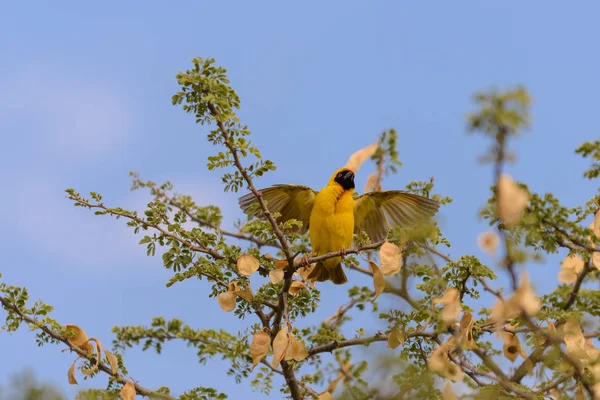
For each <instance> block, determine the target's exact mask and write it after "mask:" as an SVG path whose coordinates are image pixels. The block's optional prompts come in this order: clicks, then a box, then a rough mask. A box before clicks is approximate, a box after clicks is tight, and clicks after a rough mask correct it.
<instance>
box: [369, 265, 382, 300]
mask: <svg viewBox="0 0 600 400" xmlns="http://www.w3.org/2000/svg"><path fill="white" fill-rule="evenodd" d="M369 266H370V267H371V274H373V286H374V287H375V299H376V298H378V297H379V295H380V294H381V293H383V291H384V290H385V278H384V277H383V273H382V272H381V270H380V269H379V267H378V266H377V264H375V263H374V262H373V261H369Z"/></svg>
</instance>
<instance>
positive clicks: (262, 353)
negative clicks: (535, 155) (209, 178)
mask: <svg viewBox="0 0 600 400" xmlns="http://www.w3.org/2000/svg"><path fill="white" fill-rule="evenodd" d="M176 78H177V81H178V83H179V85H180V91H178V92H177V93H176V94H175V95H174V96H173V98H172V101H173V104H174V105H178V106H181V107H182V108H183V110H184V111H185V112H186V113H189V114H191V115H193V116H194V118H195V121H196V123H199V124H202V125H208V126H210V128H211V129H210V130H209V132H208V134H207V140H208V142H209V143H211V144H213V145H215V146H216V147H217V148H218V150H215V153H214V154H213V155H211V156H209V157H208V160H207V168H208V170H210V171H221V172H222V181H223V184H224V190H225V191H226V192H227V191H233V192H238V191H240V190H243V189H245V188H247V189H248V190H250V191H251V192H252V193H253V194H254V195H255V196H256V198H257V200H258V207H259V208H260V211H261V212H260V213H259V215H260V216H261V218H257V219H251V220H249V221H244V222H240V223H239V224H238V225H236V229H235V230H227V229H225V228H223V227H222V226H221V221H222V213H221V210H220V209H219V207H218V206H217V205H209V206H201V205H198V204H197V203H195V202H194V200H193V199H192V198H191V197H190V196H186V195H183V194H178V193H174V187H173V185H172V184H171V183H170V182H165V183H163V184H157V183H155V182H153V181H146V180H143V179H142V178H141V177H140V176H139V175H138V174H136V173H132V174H131V176H132V180H133V184H132V189H133V190H147V191H148V192H149V194H150V195H151V196H152V201H151V202H149V203H148V205H147V208H146V210H145V211H144V212H143V213H140V214H138V213H137V212H135V211H129V210H125V209H123V208H120V207H111V206H108V205H106V204H105V203H104V201H103V198H102V196H101V195H100V194H99V193H96V192H92V193H90V194H89V196H82V195H81V194H79V193H78V192H77V191H76V190H74V189H67V191H66V192H67V195H68V198H69V199H70V200H71V201H72V202H73V204H74V205H75V206H76V207H82V208H84V209H88V210H93V211H94V212H95V214H97V215H103V216H112V217H115V218H116V219H121V220H125V221H126V223H127V225H128V226H129V227H130V228H131V229H132V230H133V233H134V234H138V235H141V239H140V245H142V246H144V248H145V250H146V254H147V255H148V256H156V255H157V250H159V252H158V253H159V254H160V257H161V261H162V264H163V266H164V267H165V268H166V269H167V270H169V271H170V273H171V277H170V279H169V280H168V281H167V282H166V285H167V286H168V287H175V288H176V285H175V284H176V283H178V282H182V281H185V280H188V279H201V280H207V281H208V282H210V288H209V290H208V292H207V293H206V295H207V297H208V298H209V299H212V300H211V301H214V302H215V304H216V303H217V302H218V304H219V305H220V306H221V307H222V308H223V310H224V311H232V312H233V315H235V317H237V318H239V319H241V320H243V321H244V322H245V324H246V328H245V329H244V330H242V331H239V332H227V331H224V330H214V329H195V328H193V327H191V326H189V325H187V324H185V323H184V322H183V321H182V320H180V319H171V320H169V321H167V320H165V319H164V318H162V317H155V318H153V319H152V321H150V324H149V325H148V326H141V325H138V326H123V327H114V328H113V333H114V334H115V339H114V342H113V344H114V350H115V351H113V352H108V353H107V354H106V356H105V357H103V356H102V354H105V353H102V352H101V351H100V350H98V351H96V352H94V351H93V349H94V347H93V346H92V344H91V343H92V342H95V343H96V345H97V346H98V343H99V341H98V340H97V339H94V338H92V339H88V338H87V336H85V337H84V338H82V336H77V332H75V333H73V332H72V330H73V329H68V328H67V326H66V325H62V324H61V323H59V322H57V321H55V320H54V319H52V318H50V316H49V314H50V313H51V311H52V307H51V306H49V305H46V304H45V303H43V302H41V301H38V302H36V303H33V304H30V302H29V294H28V292H27V289H26V288H24V287H18V286H9V285H7V284H5V283H3V282H2V283H0V301H1V302H2V306H3V308H4V310H5V311H6V319H5V323H4V326H3V329H4V330H6V331H8V332H12V331H15V330H17V329H19V328H20V327H21V325H22V324H23V322H26V323H27V324H28V325H29V327H30V328H32V329H34V330H35V331H36V334H37V340H38V344H39V345H40V346H41V345H45V344H59V343H60V344H66V345H67V346H68V347H69V348H70V349H71V350H72V351H75V352H76V353H77V355H78V356H79V358H80V359H81V360H82V361H81V363H80V369H81V370H82V372H83V374H84V379H88V378H93V377H94V376H95V374H97V373H106V374H109V375H110V377H111V378H110V381H109V386H108V388H107V389H106V390H103V391H101V390H88V391H86V392H82V393H81V394H80V395H79V398H81V399H85V398H113V397H110V396H116V395H117V393H120V395H121V396H122V397H123V398H126V397H127V396H130V395H129V394H128V393H131V391H132V390H133V391H135V392H137V393H138V394H142V395H146V396H150V397H153V398H167V399H173V398H175V397H173V395H172V394H171V393H170V389H169V388H166V387H162V388H158V389H156V390H150V389H146V388H145V387H143V386H141V385H140V384H137V383H136V384H135V385H134V384H133V382H132V381H131V380H129V379H128V378H127V374H128V371H127V370H126V368H125V365H124V360H123V357H122V356H121V354H120V353H118V352H117V351H123V352H124V351H126V349H128V348H131V347H134V346H141V348H142V350H144V351H145V350H154V351H155V352H156V353H157V354H161V353H162V352H163V351H168V349H167V347H168V343H169V342H172V341H179V342H185V343H186V344H188V345H189V347H190V348H193V349H194V351H196V354H197V357H198V361H199V362H200V363H202V364H207V363H209V362H211V360H212V359H213V358H215V357H217V358H220V359H222V360H225V361H227V362H228V363H229V366H230V367H229V370H228V373H229V375H231V376H232V377H233V379H234V380H235V381H236V382H241V381H242V380H249V381H250V384H251V385H252V386H253V387H254V388H255V389H256V390H259V391H261V392H262V393H265V394H269V393H272V392H274V390H275V387H276V385H279V390H280V391H281V392H282V393H284V394H285V395H286V396H288V397H291V398H294V399H302V398H321V399H326V398H332V394H339V398H355V399H392V398H423V399H430V398H431V399H434V398H439V397H440V396H443V397H444V398H454V397H452V396H454V395H453V394H452V393H451V392H452V391H453V390H455V391H460V392H461V393H462V395H461V398H462V397H466V396H470V397H472V398H484V397H489V396H496V397H498V398H509V397H510V398H512V397H513V396H518V397H522V398H530V399H537V398H547V397H549V396H553V397H555V398H556V397H560V398H564V397H565V396H570V397H573V396H576V395H582V396H584V395H585V396H589V397H594V396H597V395H598V393H600V383H598V382H600V350H598V349H596V348H595V345H594V342H593V341H592V340H590V339H596V338H597V337H598V335H599V333H598V330H599V329H598V321H597V317H598V316H599V315H600V295H598V292H597V291H596V290H593V289H592V288H591V287H590V284H591V283H592V282H595V281H596V280H597V279H598V276H599V274H600V273H599V272H598V269H599V268H600V254H599V250H598V248H597V245H598V242H599V240H600V239H599V237H600V217H599V216H598V215H599V214H600V213H599V212H598V204H599V203H598V202H599V197H598V196H596V197H594V198H592V199H588V200H587V201H586V203H584V204H582V205H580V206H577V207H574V208H573V207H566V206H564V205H562V204H561V203H560V200H559V199H558V198H556V196H554V195H553V194H551V193H534V192H532V191H531V190H530V189H529V188H528V187H527V185H525V184H524V183H520V182H517V181H515V180H513V179H512V178H511V177H509V176H507V175H505V174H504V173H503V168H504V165H505V164H506V162H508V161H512V160H514V156H512V155H511V152H510V151H509V149H508V145H509V143H511V141H512V140H513V139H515V138H517V137H518V136H519V135H520V134H521V133H522V132H523V130H524V129H525V128H527V127H528V126H529V123H530V111H529V108H530V102H531V100H530V96H529V94H528V93H527V91H526V90H525V89H524V88H520V87H519V88H516V89H514V90H508V91H504V92H500V91H492V92H486V93H479V94H477V95H476V96H475V103H476V104H477V107H478V109H477V110H476V111H474V112H473V113H472V114H471V115H470V116H469V118H468V126H467V129H468V130H469V131H471V132H477V133H480V134H481V135H483V136H484V137H486V138H488V139H489V140H490V147H489V150H488V152H487V154H485V155H484V157H483V158H482V161H484V162H489V163H492V164H493V165H494V180H493V182H492V186H491V191H490V198H489V200H488V203H487V204H486V205H484V207H483V209H482V210H481V216H482V217H483V218H484V219H486V220H488V222H489V225H490V231H488V232H484V233H483V234H482V235H481V236H480V238H479V243H480V246H481V247H482V249H483V250H485V251H487V252H489V253H490V254H491V255H493V256H495V257H496V259H497V263H496V264H497V265H493V266H487V265H485V264H484V263H482V262H481V260H479V259H478V258H477V257H475V256H473V255H470V254H465V255H463V256H461V257H459V258H458V259H453V258H451V257H449V256H447V255H446V254H445V253H443V252H442V251H441V250H438V246H440V245H443V246H445V247H449V246H450V244H451V243H450V241H449V240H448V239H447V238H446V237H445V236H443V234H442V232H441V230H440V228H439V226H438V225H437V224H436V223H435V222H434V221H432V222H430V223H425V224H423V225H422V226H419V227H416V228H410V229H407V228H402V227H400V228H397V229H393V230H392V231H391V232H390V234H389V236H388V240H389V241H385V242H381V243H369V240H368V238H365V237H364V236H361V235H357V237H356V238H355V239H356V240H355V243H356V246H357V247H356V248H353V249H351V250H350V251H349V252H348V254H347V255H346V258H345V260H344V261H345V264H346V267H347V268H349V269H351V270H353V271H354V272H356V273H357V274H364V275H368V276H371V277H372V278H373V287H361V286H353V287H350V288H349V289H348V302H346V303H344V304H341V305H340V306H339V308H338V310H337V312H336V313H335V314H334V315H332V316H331V317H329V318H327V319H326V320H324V321H314V318H313V317H312V314H313V313H314V312H315V310H316V309H317V308H318V306H319V303H320V292H319V288H322V287H324V286H323V285H327V283H325V284H323V285H319V284H317V285H318V286H317V287H315V284H314V282H310V281H309V280H308V278H307V276H308V272H309V268H310V265H311V264H312V263H313V262H314V259H315V257H310V256H307V257H306V258H305V259H301V257H299V255H300V254H303V253H305V254H309V252H310V249H309V248H308V243H307V240H306V238H305V237H301V236H299V235H298V234H296V233H294V232H293V229H292V228H293V227H294V226H297V224H298V223H299V222H297V221H288V222H286V223H279V222H278V221H277V218H278V215H276V214H271V213H270V212H269V211H268V207H267V204H265V202H264V201H263V200H262V199H261V196H260V193H259V192H258V191H256V187H255V186H254V180H256V179H259V178H260V177H261V176H263V175H264V174H265V173H268V172H270V171H273V170H275V165H274V164H273V162H272V161H270V160H265V159H263V158H262V155H261V153H260V152H259V150H258V149H257V148H256V147H255V146H254V145H253V144H252V142H251V141H250V139H249V137H250V135H251V132H250V130H249V128H248V127H247V126H245V125H243V124H241V122H240V121H239V118H238V116H237V114H236V112H235V110H237V109H239V107H240V99H239V97H238V96H237V94H236V93H235V91H234V90H233V89H232V88H231V86H229V80H228V79H227V76H226V70H225V69H224V68H222V67H219V66H216V65H215V63H214V60H212V59H206V60H204V59H201V58H195V59H193V60H192V67H191V69H189V70H186V71H185V72H179V73H178V74H177V76H176ZM397 140H398V135H397V133H396V131H395V130H394V129H390V130H386V131H384V132H382V133H381V135H380V136H379V141H378V145H377V148H376V149H373V150H374V151H373V152H370V150H369V152H366V150H364V151H363V153H361V154H362V155H364V154H368V156H367V157H365V158H369V157H370V160H371V161H372V162H374V164H375V167H376V169H377V172H376V173H374V174H373V175H372V176H370V177H369V180H368V184H367V187H366V188H365V191H378V190H383V178H384V177H385V176H389V175H390V174H393V173H396V172H397V170H398V168H399V167H400V166H401V165H402V164H401V162H400V158H399V153H398V151H397V148H396V146H397ZM576 152H577V153H579V154H581V155H582V156H583V157H586V158H591V159H592V160H593V161H592V162H593V164H592V167H591V169H589V170H588V171H585V172H584V175H585V177H587V178H590V179H592V178H596V177H598V176H599V175H600V164H599V163H600V141H595V142H588V143H584V144H582V145H581V146H580V147H578V148H577V149H576ZM355 160H356V158H355ZM361 161H362V160H361ZM406 188H407V190H408V191H409V192H412V193H416V194H419V195H422V196H426V197H430V198H433V199H435V200H437V201H439V202H440V203H441V204H442V205H446V204H448V203H450V202H451V201H452V199H451V198H449V197H447V196H445V195H443V194H440V193H436V188H435V183H434V181H433V179H430V180H429V181H413V182H409V183H408V184H407V186H406ZM588 219H594V221H593V222H592V224H591V225H590V226H589V227H585V226H584V225H586V223H584V221H586V220H588ZM190 226H191V227H190ZM475 242H476V241H475V238H473V243H474V244H475ZM382 245H383V246H382ZM378 249H379V252H377V250H378ZM560 250H566V251H568V252H569V254H570V255H571V256H572V257H575V258H576V260H580V261H573V260H574V259H573V258H571V259H569V261H566V262H563V270H564V271H562V272H561V275H559V279H561V280H562V281H563V282H562V283H559V284H558V285H557V287H556V288H555V289H554V290H553V291H551V292H549V293H544V294H541V296H540V297H539V298H538V297H537V296H536V295H535V294H534V293H533V291H532V289H531V286H530V284H529V280H528V275H527V274H525V273H524V272H523V271H524V270H525V269H526V265H527V263H528V262H529V261H531V260H534V261H538V262H542V261H543V258H544V257H543V255H544V254H552V253H556V252H558V251H560ZM269 252H270V253H269ZM340 255H341V254H340V253H334V254H330V255H327V257H334V256H340ZM365 255H366V257H365ZM498 275H502V276H506V277H507V279H508V283H509V286H510V287H509V288H502V287H494V286H493V282H494V281H496V280H497V279H498ZM384 276H385V278H384ZM251 283H252V285H251ZM496 286H497V285H496ZM252 288H254V289H252ZM380 294H381V297H380V298H378V296H379V295H380ZM386 298H387V299H394V301H393V302H391V304H393V306H392V308H390V309H380V308H382V305H381V304H387V303H381V301H382V299H386ZM490 299H492V300H491V301H490ZM484 300H485V304H483V302H484ZM361 311H362V312H365V311H366V312H371V313H374V314H376V315H378V316H379V319H380V321H381V323H382V324H383V325H384V326H386V328H385V329H384V330H383V331H376V332H373V329H371V328H370V327H364V326H353V325H352V321H353V320H352V315H353V313H356V312H361ZM230 315H231V314H226V317H229V316H230ZM461 315H462V317H461ZM300 321H302V323H300ZM72 326H73V325H69V327H72ZM300 326H302V328H300ZM581 327H583V330H582V328H581ZM78 329H79V328H78ZM348 332H354V333H353V334H348ZM494 335H497V336H498V337H502V338H503V343H502V345H499V343H498V342H497V341H494V340H493V338H494ZM75 338H77V340H76V339H75ZM377 342H387V345H388V349H389V351H388V352H386V353H383V352H381V354H380V356H379V357H373V356H372V355H373V354H374V353H373V352H369V353H370V355H368V354H367V355H364V354H362V353H360V352H357V351H356V348H357V347H364V346H373V348H375V349H379V350H382V348H383V346H379V344H378V343H377ZM90 349H91V350H90ZM392 349H395V350H392ZM379 350H377V351H379ZM327 353H332V355H331V356H328V355H326V354H327ZM390 354H393V355H390ZM111 355H112V357H111ZM100 358H102V359H100ZM504 358H506V359H507V360H508V361H510V362H511V363H514V362H515V361H516V360H517V359H519V358H520V361H519V364H518V365H516V366H515V367H512V366H509V364H508V363H507V362H506V361H505V360H504ZM76 361H77V360H76ZM378 364H380V365H378ZM73 365H74V366H75V365H76V364H75V363H74V364H73ZM91 366H96V367H94V368H90V367H91ZM255 367H256V369H255ZM74 368H75V367H73V368H72V369H73V371H74ZM73 371H71V370H70V371H69V381H70V382H71V383H74V382H72V381H71V378H73V380H74V372H73ZM85 371H88V372H85ZM90 371H91V372H90ZM382 371H383V372H382ZM72 372H73V373H72ZM441 379H444V380H445V381H446V382H447V383H448V382H451V381H453V382H454V381H463V383H464V384H463V385H453V386H450V385H447V386H446V387H445V389H444V391H442V390H440V385H439V383H440V381H441ZM317 388H319V389H318V390H317ZM179 398H181V399H187V400H193V399H225V398H226V395H225V394H222V393H218V392H217V391H216V390H214V389H211V388H204V387H198V388H192V389H190V390H188V391H187V392H185V393H184V394H181V396H180V397H179Z"/></svg>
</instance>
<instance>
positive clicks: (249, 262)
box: [237, 254, 260, 276]
mask: <svg viewBox="0 0 600 400" xmlns="http://www.w3.org/2000/svg"><path fill="white" fill-rule="evenodd" d="M259 267H260V262H259V261H258V259H257V258H256V257H254V256H253V255H251V254H242V255H241V256H240V258H238V260H237V270H238V272H239V273H240V274H241V275H245V276H250V275H252V274H253V273H255V272H256V271H258V268H259Z"/></svg>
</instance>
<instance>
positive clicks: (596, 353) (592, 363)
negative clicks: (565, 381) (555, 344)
mask: <svg viewBox="0 0 600 400" xmlns="http://www.w3.org/2000/svg"><path fill="white" fill-rule="evenodd" d="M563 331H564V336H563V340H564V342H565V352H566V354H567V355H569V356H570V357H571V358H573V359H575V360H577V361H578V362H579V363H580V366H582V367H583V368H585V369H586V370H587V371H589V373H590V374H591V375H592V377H593V379H594V381H595V382H596V384H595V385H594V386H593V391H594V393H595V395H596V396H598V395H600V350H599V349H597V348H596V347H595V346H594V343H593V341H592V340H591V339H586V338H585V337H584V336H583V332H582V331H581V326H580V325H579V321H577V320H575V319H569V320H567V322H566V323H565V325H564V328H563ZM565 361H566V360H563V361H562V362H561V364H563V365H565V364H567V363H565ZM564 368H565V369H567V370H568V369H571V368H572V366H571V365H570V364H567V365H565V367H564Z"/></svg>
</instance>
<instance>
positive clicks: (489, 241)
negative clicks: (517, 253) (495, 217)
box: [477, 231, 500, 257]
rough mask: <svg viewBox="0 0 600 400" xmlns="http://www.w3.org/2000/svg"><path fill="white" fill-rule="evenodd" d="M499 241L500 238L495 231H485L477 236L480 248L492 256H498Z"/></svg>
mask: <svg viewBox="0 0 600 400" xmlns="http://www.w3.org/2000/svg"><path fill="white" fill-rule="evenodd" d="M499 243H500V239H499V238H498V235H497V234H496V232H494V231H487V232H483V233H481V234H479V236H477V244H478V245H479V248H480V249H481V250H483V251H485V252H486V253H488V254H489V255H490V256H492V257H495V256H496V254H497V252H498V245H499Z"/></svg>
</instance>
